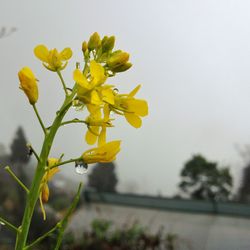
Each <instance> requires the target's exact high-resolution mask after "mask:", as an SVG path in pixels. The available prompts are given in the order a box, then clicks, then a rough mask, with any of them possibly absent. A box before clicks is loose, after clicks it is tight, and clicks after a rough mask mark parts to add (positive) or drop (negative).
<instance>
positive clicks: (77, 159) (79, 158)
mask: <svg viewBox="0 0 250 250" xmlns="http://www.w3.org/2000/svg"><path fill="white" fill-rule="evenodd" d="M81 160H82V158H81V157H78V158H75V159H70V160H67V161H62V162H59V163H57V164H55V165H53V166H51V167H50V168H49V169H52V168H55V167H58V166H62V165H65V164H68V163H71V162H76V161H81Z"/></svg>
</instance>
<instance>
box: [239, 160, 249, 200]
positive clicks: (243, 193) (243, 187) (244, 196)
mask: <svg viewBox="0 0 250 250" xmlns="http://www.w3.org/2000/svg"><path fill="white" fill-rule="evenodd" d="M242 172H243V173H242V179H241V184H240V188H239V190H238V194H237V196H238V197H237V200H238V201H240V202H245V203H249V202H250V164H248V165H247V166H246V167H245V168H244V169H243V171H242Z"/></svg>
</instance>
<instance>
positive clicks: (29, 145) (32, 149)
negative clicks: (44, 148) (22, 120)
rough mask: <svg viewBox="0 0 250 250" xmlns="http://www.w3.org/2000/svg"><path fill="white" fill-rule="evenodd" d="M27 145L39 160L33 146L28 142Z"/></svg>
mask: <svg viewBox="0 0 250 250" xmlns="http://www.w3.org/2000/svg"><path fill="white" fill-rule="evenodd" d="M27 147H28V148H29V149H30V150H31V152H32V153H33V154H34V155H35V157H36V159H37V161H40V158H39V156H38V154H37V152H36V151H35V150H34V148H33V147H32V145H31V144H29V143H28V144H27Z"/></svg>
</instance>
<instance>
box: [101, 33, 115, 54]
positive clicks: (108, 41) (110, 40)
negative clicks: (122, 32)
mask: <svg viewBox="0 0 250 250" xmlns="http://www.w3.org/2000/svg"><path fill="white" fill-rule="evenodd" d="M114 46H115V37H114V36H111V37H107V36H105V37H104V38H103V39H102V52H103V53H104V52H108V51H112V49H113V48H114Z"/></svg>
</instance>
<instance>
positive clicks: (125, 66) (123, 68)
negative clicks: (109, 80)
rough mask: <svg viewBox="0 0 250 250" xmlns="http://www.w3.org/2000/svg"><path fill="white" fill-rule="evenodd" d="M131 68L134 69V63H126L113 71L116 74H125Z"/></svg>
mask: <svg viewBox="0 0 250 250" xmlns="http://www.w3.org/2000/svg"><path fill="white" fill-rule="evenodd" d="M131 67H132V63H130V62H126V63H124V64H122V65H120V66H118V67H116V68H113V69H112V71H113V72H115V73H119V72H124V71H126V70H128V69H130V68H131Z"/></svg>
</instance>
